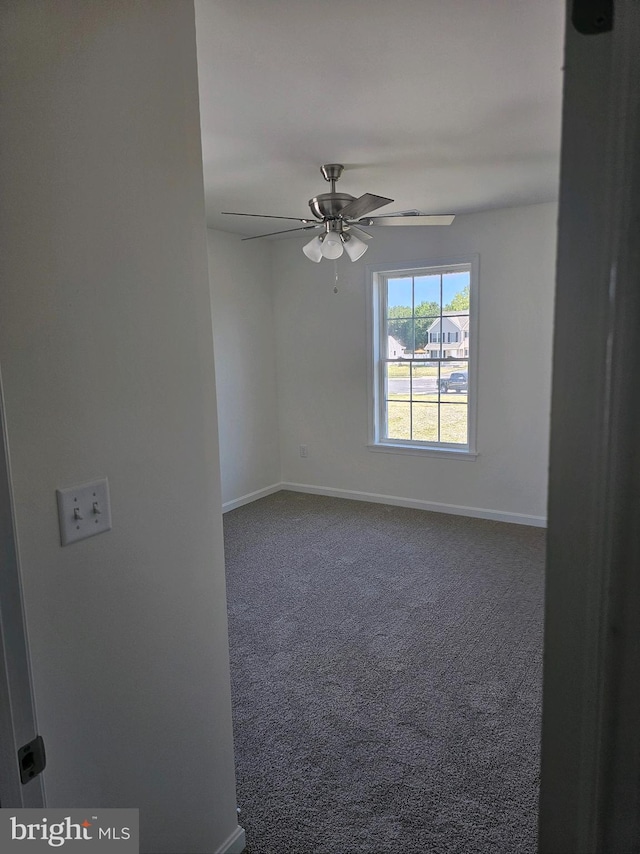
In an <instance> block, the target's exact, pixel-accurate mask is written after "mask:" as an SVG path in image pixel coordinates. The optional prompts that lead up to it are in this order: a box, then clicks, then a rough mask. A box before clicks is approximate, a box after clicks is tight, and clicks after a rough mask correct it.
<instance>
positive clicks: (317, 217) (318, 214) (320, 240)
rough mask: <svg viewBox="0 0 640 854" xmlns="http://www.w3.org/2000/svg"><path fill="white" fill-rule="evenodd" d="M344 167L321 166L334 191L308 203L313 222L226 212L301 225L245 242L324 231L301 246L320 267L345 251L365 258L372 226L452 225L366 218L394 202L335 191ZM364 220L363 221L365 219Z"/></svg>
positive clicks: (402, 217) (406, 217)
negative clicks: (293, 222) (275, 236)
mask: <svg viewBox="0 0 640 854" xmlns="http://www.w3.org/2000/svg"><path fill="white" fill-rule="evenodd" d="M343 170H344V166H342V164H340V163H327V164H326V165H325V166H321V167H320V171H321V172H322V175H323V177H324V179H325V181H327V182H329V183H330V184H331V192H329V193H321V194H320V195H319V196H315V197H314V198H313V199H310V200H309V207H310V208H311V212H312V214H313V219H309V218H307V219H301V218H299V217H292V216H274V215H273V214H264V215H263V214H244V213H231V212H230V211H223V213H224V214H226V215H228V216H257V217H261V218H262V217H264V218H265V219H290V220H295V221H296V222H301V223H303V225H302V226H301V227H300V228H288V229H285V230H284V231H271V232H269V233H268V234H259V235H257V236H256V237H245V238H243V239H244V240H257V239H259V238H260V237H271V236H273V235H274V234H291V233H293V232H295V231H310V230H319V229H322V232H323V233H322V234H317V235H316V236H315V237H314V238H313V239H312V240H310V241H309V242H308V243H306V244H305V245H304V246H303V247H302V251H303V252H304V254H305V255H306V256H307V258H309V260H310V261H315V263H316V264H319V263H320V261H322V259H323V258H330V259H335V258H339V257H340V256H341V255H342V253H343V252H346V253H347V255H348V256H349V258H350V259H351V260H352V261H357V260H358V258H362V256H363V255H364V253H365V252H366V251H367V249H368V248H369V247H368V246H367V244H366V242H365V241H367V240H371V238H372V235H371V234H369V233H368V232H367V231H364V230H363V229H362V226H366V227H367V228H369V227H372V226H381V225H384V226H389V225H395V226H397V225H451V223H452V222H453V220H454V217H453V216H451V215H446V216H425V215H423V214H421V213H420V212H419V211H399V212H398V213H393V214H387V216H379V217H366V216H365V215H366V214H369V213H371V212H372V211H375V210H377V209H378V208H381V207H384V205H388V204H391V202H393V199H387V198H385V197H384V196H374V195H373V194H372V193H365V194H364V195H363V196H360V197H359V198H355V197H354V196H350V195H349V194H348V193H338V192H336V181H337V180H338V178H339V177H340V176H341V175H342V172H343ZM363 217H364V218H363Z"/></svg>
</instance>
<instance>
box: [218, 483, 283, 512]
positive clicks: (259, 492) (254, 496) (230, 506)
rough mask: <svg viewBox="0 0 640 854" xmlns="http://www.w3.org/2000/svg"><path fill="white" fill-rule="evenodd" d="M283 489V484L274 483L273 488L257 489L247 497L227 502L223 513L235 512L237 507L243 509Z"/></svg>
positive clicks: (243, 496)
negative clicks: (246, 505) (244, 506)
mask: <svg viewBox="0 0 640 854" xmlns="http://www.w3.org/2000/svg"><path fill="white" fill-rule="evenodd" d="M281 489H282V484H281V483H273V484H272V485H271V486H265V487H264V489H256V491H255V492H249V493H248V494H247V495H241V496H240V498H234V500H233V501H225V502H224V504H223V505H222V512H223V513H228V512H229V510H235V509H236V507H242V505H243V504H250V503H251V502H252V501H257V500H258V498H265V497H266V496H267V495H273V493H274V492H280V490H281Z"/></svg>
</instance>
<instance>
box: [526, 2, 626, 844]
mask: <svg viewBox="0 0 640 854" xmlns="http://www.w3.org/2000/svg"><path fill="white" fill-rule="evenodd" d="M607 5H608V4H607V2H606V0H605V2H600V3H599V2H594V0H573V2H571V0H569V2H568V3H567V21H566V37H565V38H566V41H565V82H564V98H563V130H562V155H561V179H560V208H559V224H558V262H557V290H556V310H555V329H554V358H553V392H552V406H551V445H550V472H549V514H548V520H549V521H548V551H547V573H546V606H545V665H544V690H543V719H542V756H541V793H540V824H539V851H540V854H557V852H559V851H566V852H569V851H570V852H572V854H591V852H607V854H616V852H625V854H631V852H639V851H640V728H639V727H638V722H639V721H640V680H639V679H638V673H639V672H640V617H639V615H640V442H639V441H638V436H639V433H640V429H639V425H640V396H638V394H637V393H636V392H635V391H634V390H635V389H636V388H637V382H638V376H640V97H639V95H638V81H639V80H640V3H638V2H637V0H614V2H613V3H612V4H611V8H612V12H613V26H612V28H611V29H610V30H609V31H604V32H600V33H597V32H594V33H591V34H584V33H583V32H580V31H579V30H578V28H576V26H574V23H573V21H572V13H573V12H574V11H576V10H578V11H582V10H584V9H585V8H587V7H590V8H591V10H593V11H592V14H593V15H594V16H595V15H596V13H598V14H599V12H598V9H597V7H598V6H599V7H600V10H601V11H605V12H606V9H607ZM595 20H596V19H595V18H594V21H595ZM602 20H603V19H602V18H600V21H602Z"/></svg>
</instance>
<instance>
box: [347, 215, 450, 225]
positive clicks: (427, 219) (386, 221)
mask: <svg viewBox="0 0 640 854" xmlns="http://www.w3.org/2000/svg"><path fill="white" fill-rule="evenodd" d="M454 219H455V215H453V214H452V215H450V216H376V217H373V218H372V219H361V220H358V225H366V226H367V227H371V226H373V225H451V223H452V222H453V221H454Z"/></svg>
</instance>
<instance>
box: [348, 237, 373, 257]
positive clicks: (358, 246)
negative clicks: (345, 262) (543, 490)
mask: <svg viewBox="0 0 640 854" xmlns="http://www.w3.org/2000/svg"><path fill="white" fill-rule="evenodd" d="M344 248H345V250H346V252H347V255H348V256H349V258H351V260H352V261H357V260H358V258H362V256H363V255H364V253H365V252H366V251H367V249H368V248H369V247H368V246H367V244H366V243H365V242H364V240H360V238H359V237H356V236H355V234H348V235H345V238H344Z"/></svg>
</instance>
